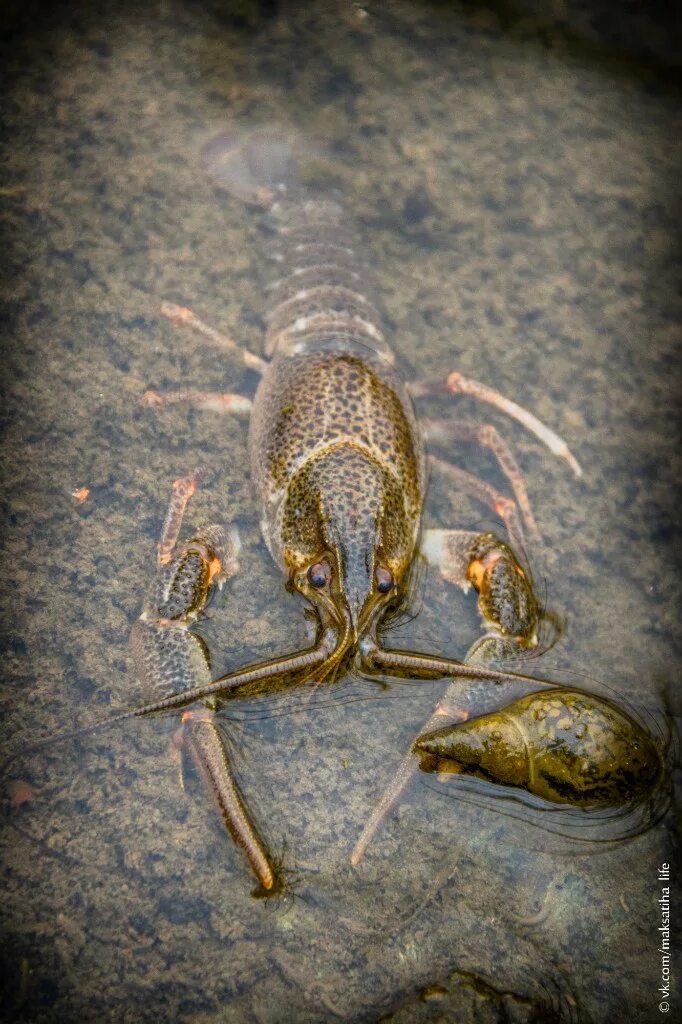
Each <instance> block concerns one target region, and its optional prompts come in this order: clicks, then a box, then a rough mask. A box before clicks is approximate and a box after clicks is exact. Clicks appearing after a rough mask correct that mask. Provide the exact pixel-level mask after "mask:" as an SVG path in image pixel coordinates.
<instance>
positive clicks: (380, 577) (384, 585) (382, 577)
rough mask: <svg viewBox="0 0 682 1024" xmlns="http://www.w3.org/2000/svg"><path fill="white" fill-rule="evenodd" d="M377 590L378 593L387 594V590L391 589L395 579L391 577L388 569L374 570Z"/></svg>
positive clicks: (391, 574)
mask: <svg viewBox="0 0 682 1024" xmlns="http://www.w3.org/2000/svg"><path fill="white" fill-rule="evenodd" d="M375 575H376V581H377V590H378V591H379V593H380V594H388V592H389V590H393V587H394V585H395V580H394V579H393V573H392V572H389V570H388V569H382V568H379V569H377V571H376V574H375Z"/></svg>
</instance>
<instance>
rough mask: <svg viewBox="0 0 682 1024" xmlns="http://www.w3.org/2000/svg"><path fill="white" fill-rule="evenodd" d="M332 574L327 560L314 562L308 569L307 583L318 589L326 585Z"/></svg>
mask: <svg viewBox="0 0 682 1024" xmlns="http://www.w3.org/2000/svg"><path fill="white" fill-rule="evenodd" d="M331 576H332V570H331V566H330V565H329V562H315V564H314V565H311V566H310V568H309V569H308V583H309V584H310V586H311V587H315V588H316V589H317V590H320V589H321V588H322V587H326V585H327V584H328V583H329V580H330V579H331Z"/></svg>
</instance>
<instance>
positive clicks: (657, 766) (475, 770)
mask: <svg viewBox="0 0 682 1024" xmlns="http://www.w3.org/2000/svg"><path fill="white" fill-rule="evenodd" d="M416 748H417V750H418V751H420V752H421V753H423V754H427V755H430V756H431V757H435V758H439V759H440V758H443V759H446V760H449V761H453V762H455V763H456V764H457V766H458V768H459V769H460V770H461V771H463V772H465V773H469V774H476V775H481V776H483V777H485V778H488V779H491V780H493V781H494V782H499V783H502V784H505V785H510V786H520V787H523V788H524V789H526V790H528V791H529V792H530V793H533V794H535V795H536V796H539V797H543V798H544V799H545V800H550V801H552V802H553V803H562V804H577V805H580V806H583V807H590V806H591V807H599V806H601V807H617V806H621V805H624V804H627V803H629V802H631V801H633V800H635V799H638V798H641V797H643V796H645V795H647V794H648V793H649V792H651V791H652V789H653V787H654V786H655V784H656V782H657V781H658V779H659V778H660V775H661V772H662V758H661V754H660V753H659V750H658V748H657V746H656V744H655V743H654V741H653V739H652V737H651V736H650V735H649V734H648V733H647V732H646V731H645V730H644V729H643V728H642V727H641V726H640V725H639V724H638V723H637V722H636V721H635V720H634V719H633V718H631V717H630V716H629V715H627V714H626V713H625V712H624V711H621V710H620V709H619V708H617V707H615V705H613V704H611V703H610V702H609V701H606V700H603V699H602V698H600V697H595V696H593V695H590V694H585V693H580V692H578V691H576V690H570V689H564V688H561V689H556V690H550V691H543V692H541V693H536V694H531V695H530V696H528V697H524V698H522V699H521V700H518V701H515V702H514V703H513V704H510V705H509V707H507V708H504V709H503V710H502V711H496V712H493V713H492V714H489V715H483V716H481V717H480V718H474V719H471V720H469V721H467V722H462V723H460V724H458V725H453V726H448V727H446V728H445V729H439V730H437V731H436V732H432V733H429V734H427V735H425V736H421V737H420V738H419V739H418V740H417V743H416Z"/></svg>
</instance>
